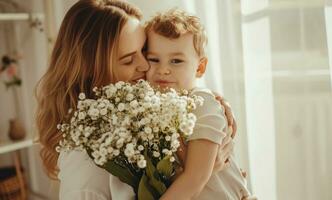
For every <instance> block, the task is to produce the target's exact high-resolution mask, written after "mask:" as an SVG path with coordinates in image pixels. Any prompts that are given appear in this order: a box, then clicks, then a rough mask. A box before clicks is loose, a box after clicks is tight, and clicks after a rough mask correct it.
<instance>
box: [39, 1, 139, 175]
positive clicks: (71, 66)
mask: <svg viewBox="0 0 332 200" xmlns="http://www.w3.org/2000/svg"><path fill="white" fill-rule="evenodd" d="M129 17H135V18H137V19H139V20H140V19H141V12H140V10H139V9H138V8H136V7H134V6H133V5H131V4H129V3H126V2H125V1H120V0H80V1H78V2H77V3H76V4H74V5H73V6H72V7H71V8H70V9H69V11H68V12H67V14H66V15H65V17H64V20H63V22H62V24H61V27H60V30H59V34H58V37H57V39H56V42H55V45H54V49H53V52H52V55H51V59H50V64H49V67H48V69H47V71H46V73H45V74H44V76H43V77H42V78H41V80H40V81H39V83H38V85H37V87H36V97H37V101H38V108H37V116H36V117H37V118H36V123H37V129H38V132H39V140H40V143H41V144H42V149H41V158H42V160H43V164H44V167H45V168H46V171H47V173H48V175H49V176H50V177H51V178H56V176H57V173H58V168H57V159H58V156H59V155H58V153H57V152H56V151H55V148H56V146H57V145H58V142H59V140H60V139H61V137H62V135H61V133H60V132H59V131H58V130H57V124H59V123H61V122H63V121H64V120H66V119H67V118H68V110H69V109H70V108H76V102H77V98H78V95H79V93H80V92H84V93H86V94H87V96H92V90H93V88H94V87H95V86H101V85H105V84H108V83H110V82H111V81H112V80H111V77H112V66H111V65H112V60H113V57H114V54H115V53H114V52H115V50H116V48H117V42H118V40H119V33H120V31H121V29H122V28H123V26H124V24H125V23H126V22H127V20H128V19H129Z"/></svg>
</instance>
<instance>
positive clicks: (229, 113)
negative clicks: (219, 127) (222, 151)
mask: <svg viewBox="0 0 332 200" xmlns="http://www.w3.org/2000/svg"><path fill="white" fill-rule="evenodd" d="M214 95H215V96H216V100H218V101H219V103H220V104H221V105H222V106H223V107H224V108H225V115H226V118H227V122H228V126H230V127H232V134H231V137H232V138H234V137H235V134H236V131H237V125H236V121H235V117H234V114H233V112H232V108H231V106H230V104H229V103H228V102H227V101H226V100H225V98H223V97H222V96H220V95H218V94H217V93H214Z"/></svg>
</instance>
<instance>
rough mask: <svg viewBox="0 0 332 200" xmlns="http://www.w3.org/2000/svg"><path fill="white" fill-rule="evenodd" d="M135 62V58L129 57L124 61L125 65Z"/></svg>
mask: <svg viewBox="0 0 332 200" xmlns="http://www.w3.org/2000/svg"><path fill="white" fill-rule="evenodd" d="M133 62H134V57H133V56H128V57H126V58H125V59H123V60H122V63H123V64H124V65H131V64H132V63H133Z"/></svg>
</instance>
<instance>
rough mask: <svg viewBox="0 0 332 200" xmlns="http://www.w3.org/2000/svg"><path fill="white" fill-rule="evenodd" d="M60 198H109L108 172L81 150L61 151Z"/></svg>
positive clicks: (101, 199) (90, 199) (102, 199)
mask: <svg viewBox="0 0 332 200" xmlns="http://www.w3.org/2000/svg"><path fill="white" fill-rule="evenodd" d="M58 166H59V170H60V171H59V174H58V178H59V179H60V193H59V198H60V200H73V199H80V200H97V199H98V200H109V199H111V194H110V187H109V174H108V172H107V171H106V170H103V169H101V168H99V167H98V166H96V165H95V164H94V163H93V161H92V160H91V159H90V158H89V156H88V155H87V154H86V153H85V152H82V151H70V152H61V153H60V156H59V158H58Z"/></svg>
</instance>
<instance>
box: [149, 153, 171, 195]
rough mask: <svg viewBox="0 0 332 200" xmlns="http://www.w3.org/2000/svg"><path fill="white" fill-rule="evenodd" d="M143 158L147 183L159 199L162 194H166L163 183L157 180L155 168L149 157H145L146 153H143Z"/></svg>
mask: <svg viewBox="0 0 332 200" xmlns="http://www.w3.org/2000/svg"><path fill="white" fill-rule="evenodd" d="M144 156H145V159H146V175H147V177H148V181H149V183H150V185H151V186H152V187H153V188H154V189H155V190H156V191H157V192H158V194H159V196H158V198H159V197H161V195H162V194H164V193H165V192H166V189H167V188H166V186H165V184H164V183H163V182H161V181H160V179H159V177H160V176H159V174H158V171H157V170H156V167H155V166H154V165H153V163H152V161H151V159H150V157H148V155H147V151H145V152H144Z"/></svg>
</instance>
